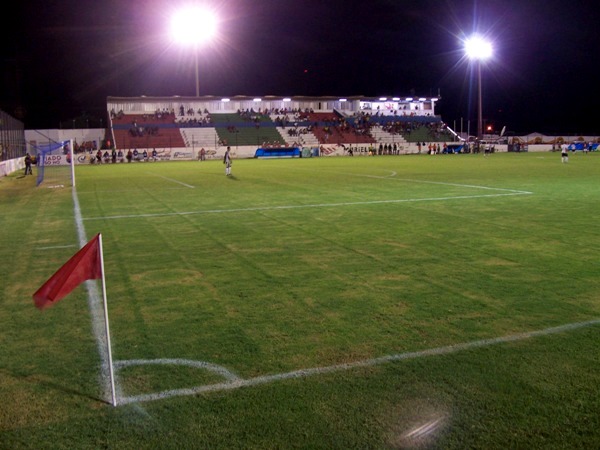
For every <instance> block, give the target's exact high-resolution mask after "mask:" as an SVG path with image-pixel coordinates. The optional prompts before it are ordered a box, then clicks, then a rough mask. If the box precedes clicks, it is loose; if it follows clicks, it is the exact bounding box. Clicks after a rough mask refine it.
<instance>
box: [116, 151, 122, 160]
mask: <svg viewBox="0 0 600 450" xmlns="http://www.w3.org/2000/svg"><path fill="white" fill-rule="evenodd" d="M117 158H119V162H123V150H119V151H118V152H117Z"/></svg>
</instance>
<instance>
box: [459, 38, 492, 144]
mask: <svg viewBox="0 0 600 450" xmlns="http://www.w3.org/2000/svg"><path fill="white" fill-rule="evenodd" d="M465 54H466V56H467V58H469V59H470V60H471V61H474V62H476V63H477V84H478V94H477V139H478V140H481V139H482V138H483V108H482V100H481V99H482V96H481V62H482V61H485V60H486V59H489V58H491V57H492V54H493V48H492V43H491V42H489V41H487V40H485V39H484V38H483V37H481V36H479V35H474V36H472V37H470V38H469V39H467V40H466V41H465Z"/></svg>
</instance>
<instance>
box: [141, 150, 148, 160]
mask: <svg viewBox="0 0 600 450" xmlns="http://www.w3.org/2000/svg"><path fill="white" fill-rule="evenodd" d="M142 158H143V159H144V162H148V152H147V151H146V149H144V151H143V152H142Z"/></svg>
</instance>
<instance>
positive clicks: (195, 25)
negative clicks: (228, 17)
mask: <svg viewBox="0 0 600 450" xmlns="http://www.w3.org/2000/svg"><path fill="white" fill-rule="evenodd" d="M217 23H218V19H217V16H216V14H215V13H214V12H213V11H211V10H209V9H203V8H199V7H188V8H184V9H181V10H179V11H177V12H176V13H175V14H173V16H172V17H171V36H172V38H173V40H174V41H175V42H177V43H178V44H181V45H184V46H189V47H192V48H193V51H194V61H195V65H196V97H199V96H200V78H199V76H198V52H199V49H200V47H201V46H202V45H204V44H207V43H208V42H210V41H211V39H212V38H213V37H214V36H215V35H216V33H217Z"/></svg>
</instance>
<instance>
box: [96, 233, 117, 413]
mask: <svg viewBox="0 0 600 450" xmlns="http://www.w3.org/2000/svg"><path fill="white" fill-rule="evenodd" d="M98 243H99V245H100V268H101V271H102V298H103V300H104V324H105V326H106V346H107V349H108V370H109V373H110V389H111V397H112V398H111V400H112V405H113V406H117V396H116V394H115V375H114V371H113V361H112V352H111V349H110V348H111V346H110V331H109V327H108V305H107V302H106V280H105V278H104V250H103V248H102V234H99V235H98Z"/></svg>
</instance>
